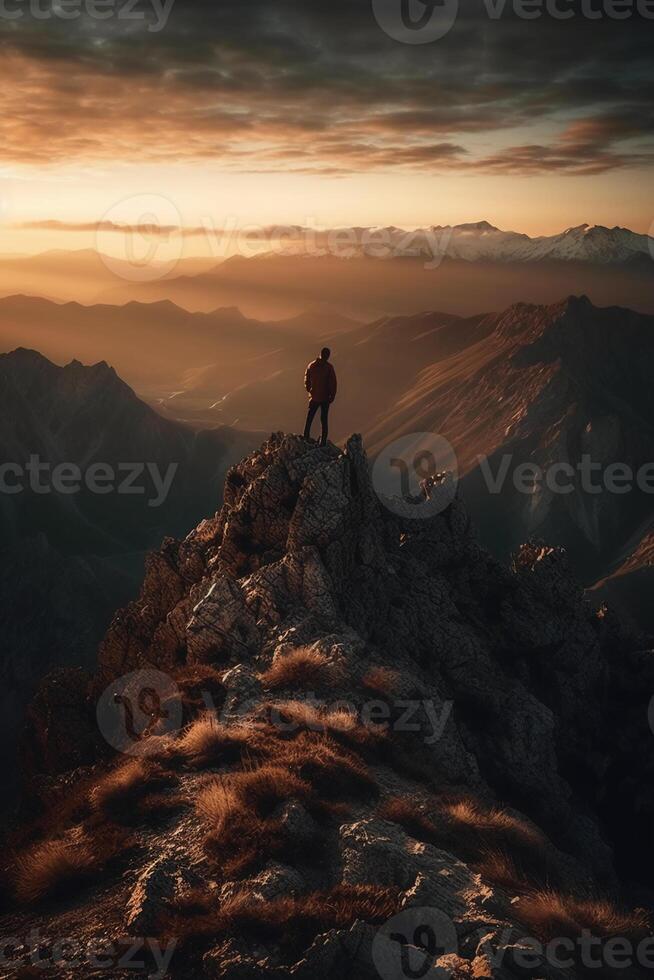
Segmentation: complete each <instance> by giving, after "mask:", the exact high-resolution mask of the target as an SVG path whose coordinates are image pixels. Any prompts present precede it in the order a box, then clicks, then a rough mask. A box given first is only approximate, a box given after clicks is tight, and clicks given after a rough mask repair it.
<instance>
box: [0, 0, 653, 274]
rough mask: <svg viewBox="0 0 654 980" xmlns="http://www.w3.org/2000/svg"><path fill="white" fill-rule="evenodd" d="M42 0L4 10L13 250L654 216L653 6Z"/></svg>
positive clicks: (3, 133)
mask: <svg viewBox="0 0 654 980" xmlns="http://www.w3.org/2000/svg"><path fill="white" fill-rule="evenodd" d="M41 2H42V8H41V9H43V10H45V11H46V12H47V11H49V12H50V15H51V16H50V17H45V16H44V17H42V18H39V19H37V18H35V17H34V15H33V13H32V12H31V9H30V3H29V2H26V3H25V4H24V5H23V7H21V6H20V0H15V5H14V6H13V7H12V6H11V4H6V5H5V9H6V8H7V7H11V9H12V10H14V11H15V12H16V13H20V14H22V16H16V17H14V18H13V19H4V18H0V44H1V45H2V59H1V65H2V67H1V71H2V78H1V82H2V86H1V88H0V93H1V94H0V100H1V112H0V158H1V159H0V174H1V175H2V181H1V183H0V193H1V197H0V207H1V212H0V213H1V215H2V227H3V240H2V251H3V252H5V253H29V252H38V251H43V250H46V249H51V248H65V249H78V248H87V247H100V246H101V247H102V248H103V249H104V250H109V251H111V249H112V246H113V239H114V238H115V239H116V243H117V244H118V243H119V239H120V237H121V236H120V235H119V234H118V233H113V237H112V234H111V233H104V234H103V235H102V240H101V242H98V236H97V234H96V231H95V227H94V226H95V223H97V222H98V221H100V220H103V219H104V220H106V221H115V223H117V224H121V223H130V222H131V223H138V222H140V221H142V220H147V219H148V217H153V218H154V219H156V220H157V221H159V222H160V223H163V224H166V225H168V224H170V225H171V226H175V225H178V224H179V225H181V226H182V227H187V228H193V227H198V226H200V225H203V224H208V225H213V226H214V227H216V228H222V227H224V226H225V225H226V224H230V225H232V226H239V227H244V226H249V225H271V224H276V223H282V224H286V223H296V224H302V225H314V226H317V227H321V228H324V227H333V226H340V225H387V224H394V225H399V226H403V227H416V226H419V225H426V224H447V223H456V222H464V221H476V220H480V219H486V220H489V221H490V222H491V223H493V224H495V225H497V226H499V227H501V228H510V229H514V230H517V231H522V232H526V233H528V234H530V235H537V234H553V233H555V232H559V231H561V230H563V229H564V228H565V227H569V226H571V225H577V224H581V223H583V222H589V223H591V224H592V223H595V224H605V225H609V226H613V225H616V224H617V225H623V226H626V227H630V228H632V229H634V230H635V231H640V232H647V231H649V230H650V228H651V225H652V221H653V220H654V213H653V212H652V209H653V208H654V195H653V194H652V189H653V188H652V176H651V174H652V168H651V162H652V152H653V143H652V121H653V115H652V110H651V108H650V106H649V104H648V103H649V92H650V91H651V74H652V59H651V37H652V32H653V31H654V21H648V22H639V21H638V19H637V18H636V17H633V18H631V19H629V20H626V19H625V20H621V21H619V22H618V21H615V20H609V19H606V18H604V19H601V18H600V19H598V20H588V19H585V18H584V17H583V16H581V15H579V16H575V17H573V18H572V19H567V20H555V19H553V18H551V17H549V16H547V15H544V16H543V17H541V18H540V19H537V20H532V21H525V20H522V19H520V18H518V17H516V16H514V15H512V14H511V12H510V11H509V13H508V14H507V15H506V16H503V17H502V18H501V19H496V20H493V19H491V18H490V17H489V16H488V13H487V11H486V10H485V9H484V5H483V4H482V3H473V2H471V0H462V2H461V3H460V4H459V13H458V17H457V18H456V20H455V22H454V24H453V26H452V28H451V29H450V30H449V31H448V32H447V33H446V34H445V36H443V37H442V38H440V39H439V40H436V41H435V42H433V43H429V44H420V45H414V44H406V43H402V41H398V40H397V39H395V38H393V37H390V36H389V35H388V34H387V33H386V32H385V31H384V30H383V29H382V27H381V26H380V24H379V22H378V19H377V18H376V17H375V11H374V4H372V3H371V2H370V0H361V2H359V0H331V2H330V3H329V4H322V3H311V4H309V3H306V2H299V0H278V2H276V3H264V2H261V0H249V2H248V3H243V2H242V0H240V2H238V3H237V2H222V3H221V2H218V3H213V4H209V3H203V2H200V0H177V2H176V3H172V4H171V5H170V7H169V9H168V11H167V16H166V18H165V22H164V16H163V13H162V9H159V10H157V6H156V5H155V4H154V0H153V2H152V3H151V0H139V2H140V7H138V6H137V7H136V8H135V9H136V11H137V12H140V13H141V14H142V17H141V18H140V19H136V18H134V19H132V18H131V17H129V18H128V17H127V15H125V14H124V11H123V10H122V8H121V5H120V4H121V0H116V2H115V4H114V6H113V7H112V8H111V9H112V10H113V14H112V16H110V17H107V18H106V19H102V20H100V19H97V18H96V17H94V16H91V14H90V13H89V12H88V9H87V8H85V7H84V0H73V2H78V3H79V5H80V13H79V16H78V17H77V18H74V19H70V20H64V19H62V18H61V17H60V16H58V15H57V14H56V11H57V10H58V9H59V10H61V8H60V7H57V4H60V3H61V0H52V3H50V0H41ZM69 2H70V0H69ZM108 2H109V4H111V3H112V0H108ZM375 2H379V0H375ZM392 2H393V0H388V3H392ZM415 2H419V0H415ZM158 6H159V8H161V4H159V5H158ZM508 9H509V8H507V10H508ZM132 13H133V11H132ZM618 35H619V39H620V43H617V42H616V37H617V36H618ZM153 196H155V197H156V198H157V199H158V200H159V202H160V205H159V208H155V211H157V213H155V214H153V205H152V199H153ZM144 197H145V198H146V199H145V202H144ZM159 210H160V213H158V212H159ZM211 249H212V245H211V243H210V241H209V240H208V239H207V238H206V237H203V236H202V235H197V236H193V237H189V238H188V240H186V241H185V251H186V253H187V254H199V255H202V254H208V253H209V252H210V251H211Z"/></svg>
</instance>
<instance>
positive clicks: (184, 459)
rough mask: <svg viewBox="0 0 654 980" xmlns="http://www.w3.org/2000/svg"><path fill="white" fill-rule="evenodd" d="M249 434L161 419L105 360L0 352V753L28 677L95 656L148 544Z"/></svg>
mask: <svg viewBox="0 0 654 980" xmlns="http://www.w3.org/2000/svg"><path fill="white" fill-rule="evenodd" d="M252 444H253V438H252V437H251V436H249V435H247V434H246V433H236V432H233V431H231V430H228V429H218V430H215V431H212V432H194V431H193V430H191V429H187V428H185V427H184V426H180V425H178V424H176V423H174V422H170V421H167V420H165V419H163V418H161V417H160V416H159V415H157V414H156V413H155V412H154V411H152V409H151V408H149V407H148V406H147V405H145V404H144V403H143V402H142V401H140V400H139V399H138V398H137V397H136V395H135V394H134V392H133V391H132V390H131V389H130V388H129V387H128V386H127V385H126V384H125V383H124V382H123V381H121V380H120V378H119V377H118V376H117V375H116V373H115V372H114V371H113V369H112V368H110V367H108V365H107V364H106V363H100V364H96V365H94V366H93V367H85V366H83V365H82V364H80V363H79V362H78V361H73V362H72V363H71V364H68V365H67V366H66V367H64V368H60V367H57V366H56V365H54V364H52V363H51V362H50V361H48V360H47V359H46V358H45V357H43V356H42V355H41V354H38V353H37V352H35V351H30V350H24V349H18V350H16V351H14V352H13V353H11V354H4V355H0V459H1V461H2V470H1V478H0V534H1V537H2V545H1V546H0V552H1V554H2V572H1V573H0V595H1V599H2V603H1V608H2V612H1V613H0V624H1V627H2V640H3V642H2V654H1V656H0V679H1V684H0V689H1V691H2V695H1V698H2V701H1V704H0V708H1V709H2V713H1V715H0V717H1V719H2V720H1V728H2V751H3V760H6V755H5V753H7V752H9V754H11V748H12V744H13V743H15V737H16V727H17V726H18V724H19V721H20V717H21V715H22V711H23V708H24V705H25V702H26V700H27V699H28V698H29V697H30V695H31V693H32V691H33V690H34V686H35V684H36V683H38V681H39V680H40V679H41V677H42V676H43V675H44V674H45V673H46V671H47V670H49V669H51V668H52V667H53V666H55V665H57V664H83V663H88V662H89V660H90V659H91V658H92V657H93V655H94V649H95V645H96V644H97V642H98V639H99V637H100V635H101V634H102V631H103V630H104V629H105V628H106V625H107V623H108V621H109V618H110V616H111V614H112V613H113V612H114V610H115V608H116V606H117V605H118V604H121V603H123V602H125V601H126V600H127V599H128V598H129V596H130V595H131V594H132V593H133V591H134V589H135V587H136V585H137V583H138V581H139V579H140V576H141V574H142V568H143V553H144V551H145V549H147V548H150V547H152V546H154V545H158V544H159V543H160V542H161V540H162V538H163V537H165V535H166V534H171V533H172V534H181V533H185V532H186V531H187V530H188V527H189V526H190V525H192V523H193V522H194V521H196V520H197V519H198V517H199V516H200V515H201V514H203V513H204V512H205V511H206V510H207V509H208V508H209V507H210V506H211V505H212V503H213V501H214V500H215V498H216V493H217V491H218V490H219V488H220V486H221V485H222V480H223V478H224V474H225V472H226V470H227V468H228V466H229V465H230V464H231V463H232V462H233V461H234V459H236V458H239V457H240V456H241V455H242V453H243V452H244V451H245V450H247V449H248V448H249V447H250V446H251V445H252ZM37 466H38V467H39V469H38V470H37V469H36V467H37ZM71 466H72V467H75V469H76V470H77V472H75V470H72V471H71V469H70V468H71ZM30 467H31V469H30ZM58 467H59V468H63V469H60V470H57V468H58ZM94 467H95V468H97V467H99V468H100V469H99V471H98V473H99V478H100V483H99V484H98V483H95V482H93V481H89V480H88V479H87V477H88V475H89V474H92V473H93V472H94ZM107 468H108V473H107ZM58 472H59V473H61V478H58V477H57V473H58ZM66 474H67V475H66ZM103 474H104V476H103ZM128 480H129V484H128Z"/></svg>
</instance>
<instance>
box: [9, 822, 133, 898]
mask: <svg viewBox="0 0 654 980" xmlns="http://www.w3.org/2000/svg"><path fill="white" fill-rule="evenodd" d="M133 843H134V842H133V840H132V838H130V837H128V836H127V835H126V834H125V833H124V831H120V830H118V828H112V829H111V830H110V829H108V828H106V827H105V828H103V832H102V833H101V834H98V835H97V836H95V837H94V838H90V837H85V836H84V835H83V833H82V832H81V829H80V828H77V830H76V832H71V833H70V834H69V835H68V837H66V838H59V839H55V840H49V841H44V842H42V843H40V844H37V845H35V846H34V847H32V848H30V849H29V850H27V851H25V852H23V853H22V854H20V855H19V856H18V858H17V859H16V863H15V871H14V885H15V893H16V898H17V899H18V901H19V902H21V903H25V904H33V903H35V902H40V901H42V900H43V899H45V898H53V897H57V898H61V897H63V896H65V895H68V894H71V893H74V892H75V891H77V890H79V888H80V887H82V886H83V885H84V883H85V882H90V881H93V880H94V879H96V878H97V877H98V875H99V874H100V872H102V870H103V869H104V867H105V865H106V864H108V863H109V862H110V861H112V860H113V859H115V858H117V857H118V856H120V855H121V854H124V853H125V852H126V851H127V850H129V848H131V847H132V846H133Z"/></svg>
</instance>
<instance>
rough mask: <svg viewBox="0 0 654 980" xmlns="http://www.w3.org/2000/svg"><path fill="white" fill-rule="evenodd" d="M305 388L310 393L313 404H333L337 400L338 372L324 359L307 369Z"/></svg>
mask: <svg viewBox="0 0 654 980" xmlns="http://www.w3.org/2000/svg"><path fill="white" fill-rule="evenodd" d="M304 387H305V388H306V389H307V391H308V392H309V395H310V396H311V401H312V402H333V401H334V399H335V398H336V387H337V385H336V371H335V370H334V368H333V367H332V365H331V364H330V363H329V361H324V360H323V359H322V357H317V358H316V359H315V361H312V362H311V364H309V366H308V367H307V370H306V374H305V375H304Z"/></svg>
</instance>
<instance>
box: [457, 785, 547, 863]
mask: <svg viewBox="0 0 654 980" xmlns="http://www.w3.org/2000/svg"><path fill="white" fill-rule="evenodd" d="M443 811H444V813H445V815H446V816H447V817H448V819H449V820H450V821H451V823H452V824H453V826H454V827H455V828H456V829H457V830H459V831H461V832H462V833H463V835H464V836H465V837H466V838H467V839H468V840H469V841H470V843H471V846H475V844H476V843H477V842H479V845H480V849H481V848H483V847H487V846H493V845H496V846H498V847H501V846H503V845H506V846H509V847H510V848H512V849H514V850H517V851H520V852H522V851H527V852H534V851H542V849H543V848H544V847H545V846H546V843H547V842H546V839H545V837H544V836H543V834H542V833H541V832H540V831H539V830H538V829H537V828H536V827H532V826H531V825H530V824H528V823H527V822H526V821H524V820H521V819H520V818H519V817H516V816H513V814H511V813H507V811H506V810H501V809H498V808H497V807H490V808H488V807H484V806H483V805H482V804H480V803H478V802H477V801H475V800H472V799H470V798H469V797H464V798H462V799H459V800H457V801H455V802H452V803H445V805H444V806H443Z"/></svg>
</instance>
